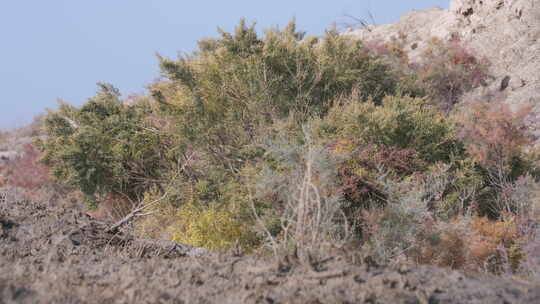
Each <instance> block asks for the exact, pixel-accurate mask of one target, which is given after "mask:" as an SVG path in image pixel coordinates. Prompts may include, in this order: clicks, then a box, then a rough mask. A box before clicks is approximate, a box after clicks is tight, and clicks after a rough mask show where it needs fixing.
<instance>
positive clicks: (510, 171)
mask: <svg viewBox="0 0 540 304" xmlns="http://www.w3.org/2000/svg"><path fill="white" fill-rule="evenodd" d="M530 113H531V107H529V106H524V107H521V108H520V109H518V110H517V111H512V110H511V109H510V108H509V106H508V105H505V104H503V103H498V102H492V103H485V102H471V103H469V104H467V106H466V107H465V108H464V110H462V112H461V113H460V116H459V118H458V121H459V123H460V137H461V138H462V140H463V142H464V143H465V145H466V149H467V152H468V155H469V156H470V157H471V159H472V160H474V162H475V163H476V164H477V169H478V170H477V171H478V172H479V173H480V174H481V175H482V185H481V186H480V189H479V190H480V193H479V201H478V204H479V206H478V207H479V212H480V213H481V215H488V216H491V217H498V216H500V215H501V212H512V213H516V212H517V211H518V210H520V209H523V208H522V207H520V205H522V204H525V203H526V200H523V197H520V198H519V199H513V198H512V197H517V196H520V195H521V196H523V195H527V194H526V192H527V190H526V189H529V190H533V188H534V187H532V186H533V184H534V182H533V181H532V179H530V178H528V179H527V178H526V177H525V176H526V175H527V174H534V175H535V174H536V172H537V169H536V168H537V166H536V164H535V161H534V158H535V156H532V158H531V155H527V154H526V153H525V150H526V147H528V146H530V145H531V144H532V142H533V139H534V137H533V136H532V134H531V133H530V131H529V127H530V126H529V125H528V124H527V117H528V116H529V115H530ZM525 181H529V182H527V186H520V185H521V184H522V183H524V182H525ZM520 193H521V194H520Z"/></svg>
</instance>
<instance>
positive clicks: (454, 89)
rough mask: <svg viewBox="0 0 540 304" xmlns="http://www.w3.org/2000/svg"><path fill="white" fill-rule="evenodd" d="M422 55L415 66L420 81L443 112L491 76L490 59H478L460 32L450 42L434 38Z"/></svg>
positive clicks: (484, 83)
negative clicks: (462, 39)
mask: <svg viewBox="0 0 540 304" xmlns="http://www.w3.org/2000/svg"><path fill="white" fill-rule="evenodd" d="M421 57H422V61H421V63H420V64H419V65H417V66H414V67H413V70H414V71H415V73H416V75H417V77H418V83H419V84H420V86H422V87H423V88H424V89H425V90H426V92H427V94H428V96H430V100H431V101H432V102H433V103H434V104H436V105H437V106H438V107H439V108H440V109H442V110H443V111H450V110H451V109H452V108H453V106H454V105H455V104H457V103H458V102H459V101H460V100H461V97H462V96H463V95H464V93H467V92H469V91H471V90H472V89H474V88H477V87H479V86H481V85H486V81H487V79H488V78H489V75H488V68H489V62H488V61H487V60H486V59H479V58H477V57H476V56H475V55H474V54H473V53H472V52H471V51H469V50H468V49H467V48H466V47H465V46H464V45H463V42H462V41H461V40H460V38H459V35H457V34H454V35H452V38H451V39H450V40H449V41H442V40H440V39H437V38H433V39H432V40H431V41H430V45H429V48H428V49H427V50H426V51H424V53H423V54H422V55H421Z"/></svg>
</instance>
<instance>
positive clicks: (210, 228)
mask: <svg viewBox="0 0 540 304" xmlns="http://www.w3.org/2000/svg"><path fill="white" fill-rule="evenodd" d="M176 216H177V220H176V221H175V222H174V223H173V224H172V225H171V226H170V227H169V229H170V230H171V231H172V232H173V241H177V242H182V243H185V244H190V245H193V246H199V247H205V248H209V249H214V250H225V249H230V248H233V247H235V246H236V247H240V248H241V249H243V250H245V251H249V250H252V249H253V248H254V247H255V246H256V245H257V243H258V238H257V235H256V234H255V232H254V231H253V229H252V227H251V226H252V225H250V223H251V220H250V219H249V218H248V219H247V220H246V219H245V218H242V217H241V216H240V214H239V213H238V211H234V210H227V209H221V208H217V207H215V206H213V207H210V208H204V207H201V206H196V205H193V204H185V205H183V206H182V207H180V208H179V209H178V212H177V214H176Z"/></svg>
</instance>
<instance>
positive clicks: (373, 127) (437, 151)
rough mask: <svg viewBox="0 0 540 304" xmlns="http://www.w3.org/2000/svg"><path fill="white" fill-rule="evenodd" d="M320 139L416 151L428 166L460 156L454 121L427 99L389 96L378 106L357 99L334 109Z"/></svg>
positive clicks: (322, 125)
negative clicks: (456, 155)
mask: <svg viewBox="0 0 540 304" xmlns="http://www.w3.org/2000/svg"><path fill="white" fill-rule="evenodd" d="M319 134H320V137H322V138H323V139H325V140H327V141H328V139H330V140H332V139H334V140H337V139H339V138H347V139H351V140H354V142H353V144H354V145H355V146H356V147H358V146H365V145H368V144H374V145H380V146H385V147H391V148H397V149H400V150H414V151H415V153H417V156H418V158H419V159H420V160H423V161H425V162H428V163H435V162H437V161H449V160H450V158H451V156H452V155H453V154H459V153H462V152H461V149H462V147H461V143H460V142H459V140H458V139H457V137H456V134H455V128H454V125H453V123H452V121H450V120H448V119H445V117H444V116H443V115H442V114H440V113H438V112H437V111H436V110H435V109H434V108H433V107H431V106H430V105H429V104H428V102H427V101H426V100H424V99H419V98H409V97H395V96H388V97H386V98H385V99H384V100H383V101H382V105H381V106H378V105H376V104H374V103H369V102H368V103H358V102H356V101H355V100H354V99H353V100H347V101H345V102H343V103H342V104H338V105H336V106H334V107H333V108H332V109H331V110H330V111H329V113H328V115H327V116H326V117H325V118H324V119H323V120H322V121H321V123H320V124H319Z"/></svg>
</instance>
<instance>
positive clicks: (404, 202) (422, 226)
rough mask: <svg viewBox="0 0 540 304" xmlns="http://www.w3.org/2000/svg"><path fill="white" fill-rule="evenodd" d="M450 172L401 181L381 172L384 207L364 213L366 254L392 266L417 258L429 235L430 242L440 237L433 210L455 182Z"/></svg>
mask: <svg viewBox="0 0 540 304" xmlns="http://www.w3.org/2000/svg"><path fill="white" fill-rule="evenodd" d="M448 169H449V166H447V165H437V167H436V168H434V169H432V170H430V171H429V173H428V174H426V175H425V176H414V177H411V178H408V179H403V180H401V181H396V180H395V179H392V178H389V177H387V175H385V174H384V172H381V174H380V175H379V177H378V183H379V185H380V191H381V193H382V194H383V195H384V205H382V206H379V207H378V208H375V209H372V210H369V209H368V210H364V211H362V238H363V239H364V240H365V242H366V245H365V250H368V251H369V252H370V254H372V255H373V257H374V258H376V259H377V260H379V261H380V262H384V263H388V262H390V261H392V260H394V259H396V258H399V257H407V256H411V255H413V253H415V252H417V251H418V250H419V249H420V248H421V247H419V244H418V242H419V240H421V239H422V238H423V237H425V236H426V235H427V234H430V236H429V238H430V239H433V238H437V237H439V235H438V234H439V233H438V231H437V230H436V229H433V227H435V226H436V222H437V220H438V219H437V217H436V216H435V215H436V213H435V212H433V210H432V209H433V208H434V207H433V206H434V205H435V204H436V202H438V201H440V200H441V199H442V196H443V194H444V192H445V190H446V189H447V187H448V185H449V184H450V182H451V180H449V178H448ZM428 227H429V229H428Z"/></svg>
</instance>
